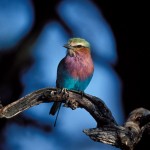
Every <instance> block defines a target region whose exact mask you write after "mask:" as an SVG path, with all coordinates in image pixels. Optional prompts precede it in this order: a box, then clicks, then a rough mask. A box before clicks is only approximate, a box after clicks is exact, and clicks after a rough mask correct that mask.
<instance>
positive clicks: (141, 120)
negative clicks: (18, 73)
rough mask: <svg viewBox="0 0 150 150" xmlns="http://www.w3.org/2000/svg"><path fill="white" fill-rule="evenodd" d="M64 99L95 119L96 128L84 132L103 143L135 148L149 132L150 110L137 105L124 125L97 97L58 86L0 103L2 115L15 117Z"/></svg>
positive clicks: (1, 116) (0, 115)
mask: <svg viewBox="0 0 150 150" xmlns="http://www.w3.org/2000/svg"><path fill="white" fill-rule="evenodd" d="M54 101H61V102H63V103H65V104H64V106H66V107H70V108H71V109H76V108H78V107H80V108H84V109H85V110H86V111H88V112H89V113H90V115H91V116H92V117H93V118H94V119H95V120H96V122H97V127H96V128H93V129H86V130H84V131H83V132H84V133H85V134H86V135H88V136H89V137H90V138H91V139H92V140H94V141H97V142H103V143H106V144H110V145H113V146H116V147H119V148H121V149H122V150H133V149H134V147H135V146H136V145H137V143H138V142H139V141H140V140H141V138H142V135H143V133H144V132H145V131H146V132H147V133H148V134H150V111H149V110H147V109H144V108H138V109H135V110H134V111H132V112H131V113H130V115H129V117H128V119H127V121H126V122H125V124H124V125H123V126H119V125H118V124H117V123H116V121H115V119H114V117H113V116H112V113H111V111H110V110H109V109H108V108H107V106H106V105H105V104H104V102H103V101H102V100H101V99H99V98H97V97H95V96H91V95H88V94H85V93H82V94H81V93H80V92H77V91H71V90H67V91H66V92H63V90H61V89H57V88H44V89H40V90H37V91H34V92H32V93H30V94H28V95H26V96H25V97H22V98H20V99H19V100H17V101H15V102H13V103H11V104H9V105H7V106H4V107H3V106H2V105H0V118H12V117H14V116H16V115H17V114H19V113H21V112H23V111H24V110H26V109H29V108H30V107H33V106H35V105H38V104H40V103H50V102H54Z"/></svg>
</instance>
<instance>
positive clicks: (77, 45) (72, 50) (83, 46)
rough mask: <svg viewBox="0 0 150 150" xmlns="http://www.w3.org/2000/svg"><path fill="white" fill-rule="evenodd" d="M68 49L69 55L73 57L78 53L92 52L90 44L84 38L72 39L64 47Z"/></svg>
mask: <svg viewBox="0 0 150 150" xmlns="http://www.w3.org/2000/svg"><path fill="white" fill-rule="evenodd" d="M64 47H65V48H67V54H68V55H69V56H71V57H73V56H76V54H77V52H80V51H84V50H86V51H88V52H90V44H89V42H87V41H86V40H85V39H82V38H71V39H69V41H68V43H67V44H65V45H64Z"/></svg>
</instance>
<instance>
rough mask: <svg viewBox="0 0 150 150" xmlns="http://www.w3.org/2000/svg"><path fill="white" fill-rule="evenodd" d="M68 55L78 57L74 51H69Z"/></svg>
mask: <svg viewBox="0 0 150 150" xmlns="http://www.w3.org/2000/svg"><path fill="white" fill-rule="evenodd" d="M67 53H68V55H69V56H70V57H74V56H75V55H76V53H75V51H74V50H73V49H68V50H67Z"/></svg>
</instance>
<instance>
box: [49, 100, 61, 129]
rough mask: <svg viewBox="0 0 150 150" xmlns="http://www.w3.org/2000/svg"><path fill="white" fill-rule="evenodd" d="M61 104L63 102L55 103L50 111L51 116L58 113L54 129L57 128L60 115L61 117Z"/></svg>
mask: <svg viewBox="0 0 150 150" xmlns="http://www.w3.org/2000/svg"><path fill="white" fill-rule="evenodd" d="M61 104H62V102H54V104H53V106H52V108H51V109H50V112H49V114H51V115H55V114H56V112H57V116H56V119H55V123H54V127H55V126H56V122H57V118H58V115H59V110H60V107H61Z"/></svg>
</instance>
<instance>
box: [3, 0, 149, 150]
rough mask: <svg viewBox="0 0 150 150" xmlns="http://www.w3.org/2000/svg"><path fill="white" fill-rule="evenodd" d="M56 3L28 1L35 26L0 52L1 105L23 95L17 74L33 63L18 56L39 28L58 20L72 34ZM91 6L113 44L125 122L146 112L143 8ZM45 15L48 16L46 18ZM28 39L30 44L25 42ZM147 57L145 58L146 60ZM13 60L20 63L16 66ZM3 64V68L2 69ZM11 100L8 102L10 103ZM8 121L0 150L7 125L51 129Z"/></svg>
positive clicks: (137, 5)
mask: <svg viewBox="0 0 150 150" xmlns="http://www.w3.org/2000/svg"><path fill="white" fill-rule="evenodd" d="M59 2H60V1H59V0H43V1H37V0H32V4H33V6H34V11H35V23H34V25H33V27H32V29H31V31H30V32H29V33H28V34H27V35H26V36H25V38H23V39H22V40H21V41H20V42H19V44H18V45H17V46H15V47H13V48H10V49H13V50H10V51H9V52H8V51H6V52H5V51H0V68H1V70H0V97H1V101H2V103H3V104H4V105H6V104H8V103H10V102H11V101H13V100H16V99H18V98H19V97H20V95H21V93H22V92H23V85H22V84H21V82H20V74H22V73H23V72H25V71H26V70H27V69H28V68H29V66H30V65H31V64H32V63H33V59H32V58H30V57H29V55H28V54H27V53H26V54H25V55H24V56H26V57H23V59H22V58H21V53H23V52H24V51H23V50H24V49H25V48H26V47H28V45H32V44H33V43H34V42H35V41H36V40H37V36H38V35H39V34H40V32H41V30H42V28H43V26H44V25H45V24H46V23H47V22H48V21H49V20H50V19H56V20H59V22H61V23H62V24H63V26H64V28H65V29H66V31H68V33H69V34H72V31H71V29H70V28H69V27H68V26H66V24H65V22H64V21H63V20H62V19H61V18H60V17H59V15H58V14H57V13H56V10H55V8H56V6H57V5H58V4H59ZM92 2H93V3H95V5H96V6H97V7H98V8H99V9H100V10H101V12H102V14H103V16H104V17H105V19H106V21H107V22H108V23H109V25H110V27H111V29H112V31H113V33H114V36H115V40H116V44H117V53H118V61H117V64H116V65H114V68H115V70H116V72H117V73H118V75H119V76H120V79H121V81H122V83H123V87H122V101H123V107H124V112H125V118H126V117H127V116H128V114H129V113H130V112H131V111H132V110H133V109H135V108H138V107H144V108H147V109H150V105H149V91H148V89H149V84H148V81H149V77H148V72H149V64H148V60H149V49H148V47H149V45H148V43H149V42H148V40H147V39H149V34H148V31H149V25H148V20H149V13H148V11H147V10H148V9H147V5H146V4H144V2H142V3H137V2H136V3H133V4H132V3H131V2H117V3H115V2H113V1H98V0H93V1H92ZM47 14H49V15H47ZM29 39H30V40H29ZM147 57H148V58H147ZM16 59H18V60H20V61H19V64H16V63H14V62H16ZM4 64H5V65H4ZM10 97H11V99H10ZM20 117H21V118H22V119H19V117H16V118H13V119H11V120H6V119H1V120H0V130H1V136H0V144H1V145H2V146H0V150H5V149H7V148H5V145H4V144H3V143H5V140H6V139H5V138H4V135H5V132H4V131H5V128H6V126H9V123H10V122H17V123H18V124H21V125H23V126H26V125H31V126H36V127H38V128H41V129H42V130H44V131H46V132H50V131H51V130H52V129H51V127H50V126H45V125H42V124H40V123H36V122H35V121H33V120H32V119H29V118H27V117H26V116H23V115H21V116H20ZM148 139H149V137H146V136H145V139H143V141H142V142H141V143H140V145H138V147H137V149H145V147H146V146H149V145H148Z"/></svg>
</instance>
